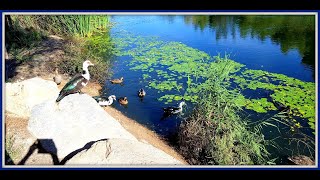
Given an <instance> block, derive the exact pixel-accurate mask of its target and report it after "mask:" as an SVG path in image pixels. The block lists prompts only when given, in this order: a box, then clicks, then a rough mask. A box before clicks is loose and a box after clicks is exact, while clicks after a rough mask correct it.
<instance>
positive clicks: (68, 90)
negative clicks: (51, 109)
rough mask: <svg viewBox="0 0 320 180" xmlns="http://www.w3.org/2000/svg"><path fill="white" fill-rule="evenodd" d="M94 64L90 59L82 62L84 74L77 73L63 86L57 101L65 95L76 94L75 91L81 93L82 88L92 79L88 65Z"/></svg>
mask: <svg viewBox="0 0 320 180" xmlns="http://www.w3.org/2000/svg"><path fill="white" fill-rule="evenodd" d="M89 66H93V64H92V63H91V62H90V61H89V60H86V61H84V62H83V64H82V70H83V73H82V74H77V75H75V76H74V77H73V78H72V79H70V81H69V82H68V83H67V84H66V85H65V86H64V87H63V88H62V90H61V91H60V93H59V96H58V98H57V99H56V102H59V101H61V99H63V98H64V97H65V96H67V95H69V94H74V93H78V92H79V93H80V92H81V91H80V90H81V89H82V88H83V87H85V86H86V85H87V84H88V82H89V80H90V74H89V70H88V67H89Z"/></svg>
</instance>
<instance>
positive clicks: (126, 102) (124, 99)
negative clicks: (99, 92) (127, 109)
mask: <svg viewBox="0 0 320 180" xmlns="http://www.w3.org/2000/svg"><path fill="white" fill-rule="evenodd" d="M119 103H120V104H122V105H126V104H128V98H127V97H121V98H119Z"/></svg>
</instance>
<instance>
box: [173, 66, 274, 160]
mask: <svg viewBox="0 0 320 180" xmlns="http://www.w3.org/2000/svg"><path fill="white" fill-rule="evenodd" d="M230 62H231V61H230ZM213 67H214V68H213V69H212V73H209V74H208V79H207V81H206V82H207V83H208V85H207V86H205V88H204V89H202V90H201V93H199V94H201V98H199V101H198V102H197V106H196V109H195V110H194V112H193V114H192V115H191V117H189V118H188V119H187V120H186V121H183V122H182V123H181V125H180V130H179V146H180V151H181V153H182V154H183V155H184V156H185V157H187V159H188V161H189V163H190V164H199V165H207V164H215V165H252V164H267V159H268V155H269V153H268V151H267V150H266V148H265V142H264V139H263V136H262V134H261V133H260V131H252V130H250V129H248V126H247V122H246V121H244V120H242V119H241V118H240V117H239V116H238V110H239V109H238V105H237V104H236V103H235V101H233V99H234V98H235V97H237V96H239V94H238V93H235V91H231V90H228V89H227V88H226V87H225V86H224V85H223V83H222V82H223V81H224V79H226V78H227V77H228V74H229V72H231V70H232V69H233V68H231V67H232V63H230V64H229V63H226V64H225V65H224V68H222V69H224V71H223V72H224V73H219V74H217V73H215V72H221V70H222V69H221V67H219V66H213ZM226 69H227V70H226ZM209 84H210V85H209Z"/></svg>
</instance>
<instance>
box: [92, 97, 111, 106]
mask: <svg viewBox="0 0 320 180" xmlns="http://www.w3.org/2000/svg"><path fill="white" fill-rule="evenodd" d="M95 100H96V101H97V102H98V104H99V105H100V106H110V105H111V104H112V103H113V100H116V96H115V95H111V96H109V97H108V99H104V98H101V97H99V98H95Z"/></svg>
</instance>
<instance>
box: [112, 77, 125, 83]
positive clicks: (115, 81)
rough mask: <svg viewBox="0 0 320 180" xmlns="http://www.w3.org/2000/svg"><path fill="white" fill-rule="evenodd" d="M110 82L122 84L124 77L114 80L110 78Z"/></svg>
mask: <svg viewBox="0 0 320 180" xmlns="http://www.w3.org/2000/svg"><path fill="white" fill-rule="evenodd" d="M110 82H111V83H112V84H120V83H122V82H123V77H121V78H120V79H112V80H110Z"/></svg>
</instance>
